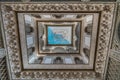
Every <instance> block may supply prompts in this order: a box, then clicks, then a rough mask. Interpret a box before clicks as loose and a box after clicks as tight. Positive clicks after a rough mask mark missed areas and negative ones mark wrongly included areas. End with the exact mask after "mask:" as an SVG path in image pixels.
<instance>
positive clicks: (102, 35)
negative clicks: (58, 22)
mask: <svg viewBox="0 0 120 80" xmlns="http://www.w3.org/2000/svg"><path fill="white" fill-rule="evenodd" d="M114 6H115V4H114V3H99V4H97V3H89V4H88V3H82V4H81V3H59V4H57V3H50V4H49V3H37V4H36V3H35V4H21V3H14V4H13V3H12V4H9V3H8V4H7V3H6V4H2V5H1V8H2V16H3V21H4V28H5V36H6V39H7V50H8V56H9V62H10V65H11V72H12V78H13V79H25V80H26V79H48V78H55V79H68V78H69V79H75V78H78V79H80V78H86V77H89V78H97V79H98V78H99V77H101V76H102V75H103V72H104V66H105V61H106V57H107V51H108V46H109V39H110V33H111V27H112V26H111V25H112V19H113V13H114ZM15 11H40V12H45V11H46V12H49V11H50V12H52V11H53V12H54V11H55V12H56V11H57V12H61V11H62V12H66V11H67V12H71V11H72V12H78V11H90V12H91V11H100V12H101V18H100V25H99V34H98V42H97V51H96V61H95V70H94V71H80V70H77V71H74V70H68V71H64V70H60V71H52V70H47V71H44V70H41V71H40V70H37V71H35V70H33V71H22V68H21V61H20V54H21V53H20V46H19V45H20V44H19V41H18V39H19V35H18V31H17V22H16V14H15Z"/></svg>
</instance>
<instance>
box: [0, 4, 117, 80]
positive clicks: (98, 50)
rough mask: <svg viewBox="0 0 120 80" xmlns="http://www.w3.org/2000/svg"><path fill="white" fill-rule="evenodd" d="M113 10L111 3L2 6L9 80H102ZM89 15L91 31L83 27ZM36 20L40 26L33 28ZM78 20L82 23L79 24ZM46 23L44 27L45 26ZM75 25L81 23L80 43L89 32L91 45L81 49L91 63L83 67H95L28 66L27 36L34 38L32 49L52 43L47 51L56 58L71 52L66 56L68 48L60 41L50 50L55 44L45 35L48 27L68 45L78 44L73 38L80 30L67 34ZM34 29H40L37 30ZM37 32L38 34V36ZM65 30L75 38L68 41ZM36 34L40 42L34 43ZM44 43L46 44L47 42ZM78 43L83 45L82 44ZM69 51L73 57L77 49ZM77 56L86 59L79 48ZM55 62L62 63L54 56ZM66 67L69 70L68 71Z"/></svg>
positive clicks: (64, 65)
mask: <svg viewBox="0 0 120 80" xmlns="http://www.w3.org/2000/svg"><path fill="white" fill-rule="evenodd" d="M114 8H115V4H114V3H59V4H58V3H51V4H49V3H34V4H31V3H29V4H27V3H24V4H22V3H4V4H2V5H1V9H2V17H3V23H4V31H5V38H6V45H7V47H6V49H7V52H8V54H7V55H8V56H9V58H8V60H9V64H10V69H11V75H12V79H16V80H18V79H24V80H26V79H49V78H51V79H52V78H54V79H56V78H59V79H72V78H74V79H80V78H81V79H82V78H87V77H89V78H96V79H102V78H103V74H104V67H105V62H106V58H107V54H108V50H109V41H110V35H111V31H112V30H111V29H113V28H112V24H113V23H112V20H113V15H114ZM58 14H59V15H58ZM61 14H62V15H61ZM70 14H72V15H73V17H71V16H70V18H66V16H68V15H70ZM43 15H45V16H43ZM46 15H48V16H49V18H45V17H46ZM90 15H93V16H94V17H93V18H92V22H93V23H92V24H90V25H89V26H92V27H93V28H92V30H91V28H85V27H86V26H87V25H86V24H87V22H85V18H86V16H88V17H89V16H90ZM25 16H27V19H26V20H24V19H25ZM48 16H47V17H48ZM81 17H82V18H81ZM31 18H32V19H31ZM31 20H32V21H31ZM37 20H39V22H38V23H39V24H38V25H37V26H35V23H34V22H36V21H37ZM89 20H91V19H90V18H88V19H87V21H88V23H89ZM45 21H51V22H45ZM56 21H57V22H56ZM69 21H70V22H69ZM80 21H82V24H81V22H80ZM26 23H27V24H26ZM46 24H47V27H46V26H45V25H46ZM51 24H52V25H51ZM61 24H62V25H61ZM66 24H67V25H66ZM71 24H72V25H74V26H72V28H71ZM78 24H80V25H79V26H78V27H81V29H82V28H83V30H81V34H80V42H81V41H83V38H84V37H81V36H83V34H84V32H85V34H86V35H87V34H90V33H92V37H91V44H90V46H91V48H90V49H89V50H86V49H83V51H84V52H90V56H91V57H90V59H88V61H89V62H92V63H90V64H88V63H87V64H84V66H88V67H89V65H93V66H94V67H91V68H88V69H87V68H85V67H83V66H82V67H81V65H83V64H82V63H79V64H74V65H68V64H47V65H43V64H29V62H28V60H27V58H28V57H27V56H26V54H27V51H28V49H27V47H29V46H26V44H27V39H28V38H29V36H32V35H33V37H34V38H33V39H35V40H34V41H33V42H35V44H34V45H35V46H36V44H39V45H41V44H42V43H47V44H50V45H51V44H52V46H50V52H55V54H54V55H55V56H56V53H59V50H61V51H63V53H62V54H60V56H61V55H63V54H65V55H66V54H67V55H71V54H70V53H69V54H68V53H67V52H68V51H66V48H68V45H65V44H64V43H62V42H58V43H55V44H57V49H53V48H56V45H54V43H53V42H49V37H48V36H49V35H50V34H51V33H49V34H48V33H46V32H48V31H49V28H50V29H52V30H53V32H54V33H56V34H57V33H59V34H62V35H63V34H64V39H67V40H68V41H69V43H66V44H71V43H72V42H73V43H75V42H77V41H76V39H78V38H79V37H77V35H78V33H79V32H80V31H79V30H78V32H77V33H76V34H75V30H73V31H70V30H71V29H74V27H76V25H78ZM83 24H84V25H83ZM41 25H42V26H41ZM56 25H57V27H56ZM85 25H86V26H85ZM28 26H29V27H31V28H27V32H28V33H27V32H26V27H28ZM62 26H64V29H63V28H61V27H62ZM36 27H38V28H40V29H36ZM53 27H54V29H53ZM55 27H56V28H55ZM42 28H43V30H42ZM84 28H85V29H84ZM67 30H69V31H67ZM38 31H39V32H40V33H37V32H38ZM63 31H64V32H63ZM65 31H67V32H68V33H70V34H71V32H73V33H72V34H71V35H73V34H74V35H73V37H75V40H71V39H70V38H72V37H68V36H65V35H68V33H65ZM91 31H92V32H91ZM29 32H33V33H34V34H32V35H30V34H31V33H29ZM42 32H43V33H42ZM61 32H62V33H61ZM86 32H87V33H86ZM25 33H26V34H25ZM38 34H39V36H38V38H39V39H41V40H39V39H38V40H36V37H35V36H36V35H38ZM41 34H42V35H41ZM56 34H55V39H58V38H59V39H61V38H60V37H59V36H57V35H56ZM96 35H97V36H96ZM25 36H28V37H25ZM46 36H47V37H48V39H47V38H46ZM56 37H57V38H56ZM96 38H97V39H96ZM29 39H30V38H29ZM73 39H74V38H73ZM47 40H48V42H46V41H47ZM52 40H53V39H52ZM78 40H79V39H78ZM28 41H29V40H28ZM41 41H43V42H41ZM54 42H55V41H54ZM78 42H79V41H78ZM87 42H88V39H87ZM81 43H84V41H83V42H81ZM58 44H62V46H61V45H60V46H59V47H58ZM87 44H88V43H87ZM43 45H44V44H43ZM45 46H46V45H45ZM79 46H80V48H83V47H85V46H84V45H82V44H80V45H79ZM81 46H83V47H81ZM51 47H52V50H51ZM74 47H75V48H74ZM72 48H73V53H72V55H73V56H74V55H75V54H74V50H76V46H73V45H72ZM87 48H88V47H87ZM92 48H93V50H92ZM36 49H39V48H38V47H35V49H31V50H30V51H34V50H35V51H36ZM45 49H46V47H43V48H42V50H45ZM68 49H69V48H68ZM71 50H72V49H71ZM64 51H65V52H64ZM39 52H40V51H39ZM39 52H36V53H39ZM76 52H77V51H76ZM50 55H51V53H50ZM79 55H80V57H82V58H86V56H85V55H84V54H82V49H80V52H79ZM38 56H41V55H40V54H39V55H38ZM77 56H78V55H77ZM84 56H85V57H84ZM38 59H41V58H38ZM43 59H44V58H43ZM55 59H56V60H61V58H60V57H56V58H55ZM65 60H69V61H70V58H69V57H67V58H65ZM49 61H50V59H49V58H47V61H46V62H49ZM63 62H64V61H63ZM83 62H84V60H83ZM58 63H59V62H58ZM26 64H28V65H32V66H28V65H27V66H25V65H26ZM34 65H36V66H37V68H35V66H34ZM42 66H44V67H42ZM54 66H56V67H54ZM76 66H77V67H78V68H77V67H76ZM27 67H28V68H27ZM45 67H46V68H45ZM60 67H63V68H60ZM66 67H68V69H67V68H66ZM80 67H81V68H80Z"/></svg>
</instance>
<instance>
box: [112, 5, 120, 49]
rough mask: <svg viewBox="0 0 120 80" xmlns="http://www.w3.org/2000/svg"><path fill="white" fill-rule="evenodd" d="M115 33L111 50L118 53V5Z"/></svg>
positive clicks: (119, 37)
mask: <svg viewBox="0 0 120 80" xmlns="http://www.w3.org/2000/svg"><path fill="white" fill-rule="evenodd" d="M115 27H116V28H115V30H114V31H115V32H114V37H113V42H112V50H115V51H120V36H119V33H120V32H119V30H120V4H119V5H118V11H117V16H116V22H115Z"/></svg>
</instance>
